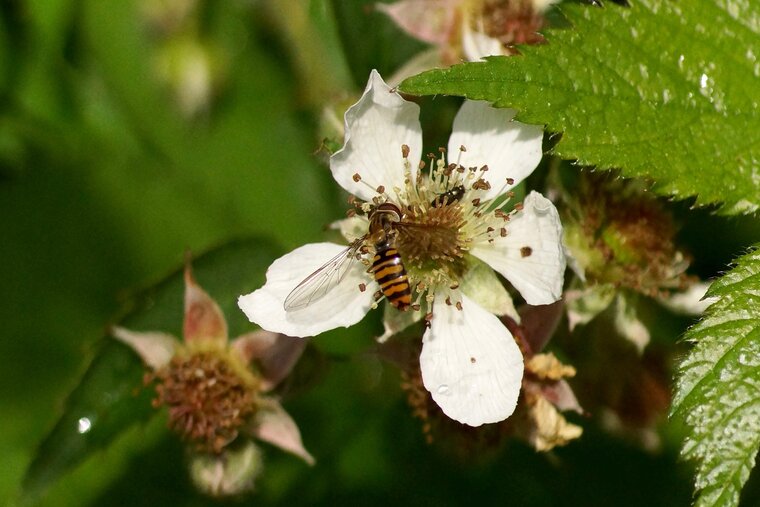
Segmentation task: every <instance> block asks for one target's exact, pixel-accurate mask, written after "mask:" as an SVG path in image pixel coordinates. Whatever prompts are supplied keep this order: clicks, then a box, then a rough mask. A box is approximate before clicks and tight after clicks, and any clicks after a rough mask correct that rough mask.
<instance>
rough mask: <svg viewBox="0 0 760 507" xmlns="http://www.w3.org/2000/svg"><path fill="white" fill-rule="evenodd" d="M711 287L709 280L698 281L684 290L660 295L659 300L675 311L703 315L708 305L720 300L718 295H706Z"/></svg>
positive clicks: (683, 313)
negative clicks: (707, 296) (663, 295)
mask: <svg viewBox="0 0 760 507" xmlns="http://www.w3.org/2000/svg"><path fill="white" fill-rule="evenodd" d="M709 287H710V283H709V282H698V283H695V284H693V285H691V286H690V287H689V288H688V289H686V290H685V291H684V292H675V293H672V294H671V295H670V296H669V297H660V298H658V301H659V302H660V303H662V305H663V306H665V308H667V309H669V310H670V311H672V312H675V313H680V314H682V315H693V316H698V315H702V313H704V311H705V310H707V307H708V306H710V305H711V304H713V303H715V302H716V301H718V298H716V297H709V298H706V297H705V294H706V293H707V289H708V288H709Z"/></svg>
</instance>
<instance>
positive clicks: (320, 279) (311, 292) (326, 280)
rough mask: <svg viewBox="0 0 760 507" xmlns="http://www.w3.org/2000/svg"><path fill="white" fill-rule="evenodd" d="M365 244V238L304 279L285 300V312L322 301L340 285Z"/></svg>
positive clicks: (356, 241)
mask: <svg viewBox="0 0 760 507" xmlns="http://www.w3.org/2000/svg"><path fill="white" fill-rule="evenodd" d="M363 244H364V238H359V239H357V240H355V241H354V242H353V243H351V244H350V245H349V246H348V247H347V248H346V249H345V250H343V251H342V252H341V253H339V254H338V255H336V256H335V257H333V258H332V259H330V260H329V261H327V262H326V263H325V264H324V265H323V266H322V267H320V268H319V269H317V270H316V271H315V272H313V273H312V274H310V275H309V276H307V277H306V278H304V279H303V280H302V281H301V282H300V283H299V284H298V285H296V288H295V289H293V290H292V291H291V293H290V294H288V297H286V298H285V303H284V304H283V307H284V308H285V311H286V312H287V311H292V310H298V309H299V308H305V307H307V306H309V305H310V304H311V303H313V302H314V301H317V300H319V299H322V298H323V297H324V296H325V294H327V293H328V292H330V291H331V290H332V289H333V288H334V287H335V286H336V285H338V284H339V283H340V282H341V280H343V277H344V276H345V275H346V273H348V269H349V268H350V267H351V266H352V265H353V263H354V261H355V260H356V251H357V250H359V248H360V247H361V246H362V245H363Z"/></svg>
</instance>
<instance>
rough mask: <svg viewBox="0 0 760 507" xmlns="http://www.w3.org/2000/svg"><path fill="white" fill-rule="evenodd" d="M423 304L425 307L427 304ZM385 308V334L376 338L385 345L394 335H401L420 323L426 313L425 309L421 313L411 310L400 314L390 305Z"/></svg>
mask: <svg viewBox="0 0 760 507" xmlns="http://www.w3.org/2000/svg"><path fill="white" fill-rule="evenodd" d="M422 304H423V305H424V304H425V302H424V301H423V302H422ZM384 308H385V309H384V310H383V328H384V329H385V332H384V333H383V334H382V335H380V336H378V337H377V338H376V340H377V341H378V342H379V343H385V342H386V341H388V338H390V337H391V336H393V335H394V334H396V333H400V332H401V331H403V330H404V329H406V328H408V327H409V326H411V325H412V324H414V323H415V322H419V321H420V320H422V317H423V316H424V315H425V313H426V310H425V308H424V307H423V308H421V309H420V310H419V311H414V310H412V309H409V310H408V311H405V312H400V311H398V310H397V309H396V308H394V307H392V306H391V305H389V304H386V305H385V306H384Z"/></svg>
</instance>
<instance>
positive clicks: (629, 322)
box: [615, 293, 651, 354]
mask: <svg viewBox="0 0 760 507" xmlns="http://www.w3.org/2000/svg"><path fill="white" fill-rule="evenodd" d="M615 302H616V305H615V329H616V330H617V332H618V333H620V334H621V335H623V338H625V339H626V340H628V341H630V342H631V343H633V345H634V346H635V347H636V351H637V352H638V353H639V354H643V353H644V348H645V347H646V346H647V345H648V344H649V341H650V339H651V336H650V334H649V329H647V327H646V326H645V325H644V323H643V322H641V319H640V318H639V314H638V312H637V311H636V305H635V302H632V301H628V298H627V297H626V296H625V295H624V294H623V293H619V294H618V295H617V298H615Z"/></svg>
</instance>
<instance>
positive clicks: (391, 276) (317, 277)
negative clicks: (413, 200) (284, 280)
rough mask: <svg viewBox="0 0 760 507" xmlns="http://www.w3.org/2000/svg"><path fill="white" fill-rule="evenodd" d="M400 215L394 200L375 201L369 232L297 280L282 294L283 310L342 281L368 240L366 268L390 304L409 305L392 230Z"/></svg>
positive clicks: (409, 294) (299, 305) (308, 300)
mask: <svg viewBox="0 0 760 507" xmlns="http://www.w3.org/2000/svg"><path fill="white" fill-rule="evenodd" d="M401 216H402V213H401V210H400V209H399V208H398V206H396V205H395V204H392V203H389V202H386V203H383V204H380V205H378V206H377V207H376V208H375V209H374V210H372V212H371V213H370V215H369V232H368V233H367V234H365V235H364V236H362V237H361V238H358V239H356V240H354V241H353V242H352V243H351V244H350V245H349V246H348V248H346V249H345V250H344V251H342V252H341V253H339V254H338V255H336V256H335V257H333V258H332V259H330V260H329V261H328V262H327V263H326V264H324V265H323V266H322V267H320V268H319V269H317V270H316V271H314V272H313V273H312V274H310V275H309V276H307V277H306V278H305V279H304V280H303V281H302V282H301V283H299V284H298V285H297V286H296V288H295V289H293V291H292V292H291V293H290V294H288V297H286V298H285V304H284V308H285V311H293V310H298V309H299V308H304V307H306V306H308V305H309V304H310V303H312V302H314V301H317V300H318V299H321V298H322V297H323V296H325V294H327V293H328V292H329V291H330V290H331V289H332V288H333V287H335V286H336V285H338V284H339V283H340V282H341V280H342V279H343V277H344V276H345V274H346V273H347V272H348V268H349V267H350V266H351V265H352V264H353V261H354V260H356V259H357V258H358V257H359V254H360V253H363V251H362V250H363V249H365V250H366V247H365V245H366V244H368V243H369V244H371V245H372V246H373V247H374V249H375V256H374V257H373V259H372V265H371V266H370V268H369V269H368V270H367V272H368V273H372V275H373V277H374V278H375V281H376V282H377V283H378V285H380V290H381V291H382V293H383V295H384V296H385V297H386V298H387V299H388V302H389V303H390V304H391V305H393V306H394V307H396V308H398V309H399V310H402V311H403V310H406V309H408V308H409V307H410V306H411V304H412V290H411V287H410V286H409V277H408V276H407V274H406V268H404V263H403V261H402V260H401V254H399V252H398V250H397V249H396V247H395V234H394V231H393V228H394V226H395V224H398V223H399V222H400V221H401Z"/></svg>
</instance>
